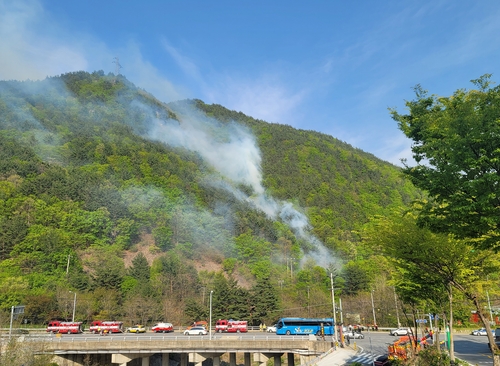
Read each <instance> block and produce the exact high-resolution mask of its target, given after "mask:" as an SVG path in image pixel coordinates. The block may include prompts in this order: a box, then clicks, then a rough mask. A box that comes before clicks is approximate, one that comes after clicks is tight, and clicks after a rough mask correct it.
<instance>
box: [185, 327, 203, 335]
mask: <svg viewBox="0 0 500 366" xmlns="http://www.w3.org/2000/svg"><path fill="white" fill-rule="evenodd" d="M207 334H208V332H207V330H206V329H205V327H192V328H191V329H186V330H185V331H184V335H207Z"/></svg>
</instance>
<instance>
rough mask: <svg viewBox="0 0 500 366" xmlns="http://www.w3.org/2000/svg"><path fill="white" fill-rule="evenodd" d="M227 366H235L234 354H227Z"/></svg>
mask: <svg viewBox="0 0 500 366" xmlns="http://www.w3.org/2000/svg"><path fill="white" fill-rule="evenodd" d="M229 366H236V353H234V352H231V353H230V354H229Z"/></svg>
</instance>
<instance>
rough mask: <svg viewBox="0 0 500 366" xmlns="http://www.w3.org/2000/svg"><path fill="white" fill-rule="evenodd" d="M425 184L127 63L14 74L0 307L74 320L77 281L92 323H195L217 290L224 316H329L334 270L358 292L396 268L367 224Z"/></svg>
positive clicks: (1, 131)
mask: <svg viewBox="0 0 500 366" xmlns="http://www.w3.org/2000/svg"><path fill="white" fill-rule="evenodd" d="M418 194H419V193H418V192H417V191H416V190H415V188H413V186H411V184H409V183H408V182H407V181H405V180H403V179H402V178H401V176H400V172H399V170H398V168H396V167H395V166H393V165H391V164H389V163H386V162H383V161H381V160H379V159H377V158H376V157H375V156H373V155H371V154H368V153H365V152H363V151H361V150H359V149H356V148H354V147H352V146H350V145H348V144H346V143H344V142H342V141H339V140H337V139H335V138H333V137H331V136H328V135H324V134H320V133H317V132H314V131H304V130H297V129H294V128H292V127H290V126H287V125H279V124H271V123H267V122H265V121H261V120H256V119H253V118H252V117H249V116H246V115H244V114H242V113H239V112H235V111H230V110H227V109H226V108H224V107H222V106H220V105H207V104H205V103H203V102H202V101H199V100H187V101H179V102H175V103H169V104H165V103H163V102H161V101H158V100H157V99H156V98H154V96H152V95H150V94H149V93H147V92H146V91H144V90H141V89H139V88H137V87H135V86H134V85H133V84H131V83H130V82H129V81H127V80H126V78H124V77H123V76H121V75H118V76H115V75H112V74H109V75H105V74H104V73H103V72H94V73H91V74H90V73H86V72H75V73H69V74H65V75H61V76H58V77H51V78H47V79H45V80H43V81H24V82H18V81H0V309H1V311H2V312H3V317H1V318H0V319H1V320H2V321H3V322H5V321H6V319H7V318H8V312H9V309H10V307H11V306H13V305H19V304H23V305H25V306H26V314H25V316H26V319H27V320H28V321H30V322H34V323H43V322H45V321H47V320H49V319H51V318H55V317H62V318H68V317H69V318H70V317H71V316H70V312H71V309H72V305H73V294H74V293H76V294H77V298H78V302H77V307H76V309H77V311H76V318H77V319H80V320H83V321H89V320H91V319H108V318H114V319H118V318H120V319H123V320H124V321H125V322H127V323H130V324H132V323H137V322H140V323H143V324H149V323H151V322H154V321H158V320H166V321H171V322H173V323H176V324H186V323H188V322H189V321H192V320H196V319H202V318H206V317H207V311H208V296H209V293H210V291H213V312H214V317H215V318H242V319H246V320H249V321H250V322H251V323H254V324H258V323H260V322H267V323H269V322H272V321H274V320H275V319H276V318H278V317H279V316H281V315H307V314H309V315H315V316H328V315H329V312H330V311H331V302H329V300H328V299H329V296H330V292H329V290H330V273H334V277H335V287H336V289H338V291H339V293H342V294H344V295H345V296H349V295H356V294H360V293H363V292H364V291H366V290H368V289H369V287H370V285H371V284H372V282H373V281H375V280H376V279H377V278H379V277H380V276H382V277H383V272H384V261H383V260H381V259H380V258H378V259H377V260H376V261H375V260H373V256H376V254H377V253H373V252H372V251H371V250H370V249H369V248H363V246H362V245H360V243H359V239H358V237H357V235H356V231H357V230H359V229H361V227H362V226H363V225H364V224H366V223H367V221H368V219H369V217H371V216H373V215H385V214H388V213H389V212H391V211H392V210H394V209H396V208H398V207H402V206H406V205H408V204H409V203H410V202H411V201H412V200H413V199H414V198H415V197H417V195H418ZM70 291H71V292H70ZM305 309H307V310H305ZM357 310H358V311H362V310H361V309H357ZM304 312H307V314H305V313H304Z"/></svg>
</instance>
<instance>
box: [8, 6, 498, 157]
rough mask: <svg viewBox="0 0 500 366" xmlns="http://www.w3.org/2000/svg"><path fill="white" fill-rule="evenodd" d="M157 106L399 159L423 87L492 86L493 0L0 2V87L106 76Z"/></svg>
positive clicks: (441, 91) (436, 90)
mask: <svg viewBox="0 0 500 366" xmlns="http://www.w3.org/2000/svg"><path fill="white" fill-rule="evenodd" d="M114 57H119V61H120V64H121V65H122V69H121V73H122V74H124V75H125V76H126V77H127V78H128V79H129V80H130V81H132V82H134V83H135V84H136V85H137V86H139V87H141V88H144V89H146V90H147V91H149V92H151V93H153V94H154V95H155V96H156V97H158V98H159V99H160V100H162V101H164V102H170V101H174V100H178V99H186V98H198V99H201V100H203V101H204V102H206V103H217V104H221V105H223V106H225V107H227V108H229V109H232V110H236V111H241V112H243V113H245V114H247V115H249V116H252V117H255V118H259V119H263V120H265V121H268V122H276V123H282V124H288V125H291V126H293V127H296V128H300V129H306V130H315V131H319V132H323V133H325V134H329V135H332V136H334V137H336V138H338V139H340V140H342V141H346V142H348V143H350V144H351V145H353V146H355V147H357V148H360V149H362V150H364V151H367V152H370V153H373V154H374V155H376V156H377V157H379V158H381V159H384V160H387V161H390V162H392V163H394V164H400V163H399V160H400V159H401V158H409V157H411V152H410V146H411V142H410V141H409V140H407V139H405V138H404V136H403V134H402V133H401V132H400V131H399V130H398V128H397V124H396V122H394V121H393V120H392V119H391V117H390V115H389V113H388V111H387V108H388V107H396V108H398V110H399V111H400V112H402V111H404V100H410V99H412V98H413V91H412V87H413V86H415V85H416V84H421V85H422V86H423V87H424V89H427V90H429V92H430V93H433V94H438V95H450V94H451V93H453V92H454V91H455V90H456V89H459V88H472V84H471V83H470V80H471V79H476V78H478V77H479V76H481V75H483V74H485V73H492V74H493V80H494V81H497V82H498V81H500V73H499V72H498V71H499V68H500V62H499V60H500V2H498V1H497V0H481V1H460V0H442V1H440V0H434V1H412V0H408V1H400V0H395V1H392V0H384V1H373V0H371V1H368V0H359V1H334V0H331V1H326V0H323V1H320V0H317V1H307V2H306V1H291V0H288V1H282V0H276V1H272V0H267V1H261V0H253V1H248V0H247V1H245V0H232V1H226V0H220V1H219V0H212V1H207V0H199V1H194V0H183V1H181V0H178V1H168V0H141V1H136V0H127V1H121V0H99V1H97V0H85V1H76V0H75V1H73V0H71V1H68V0H15V1H14V0H12V1H10V0H0V79H2V80H11V79H15V80H25V79H31V80H37V79H44V78H45V77H46V76H54V75H59V74H62V73H66V72H71V71H78V70H86V71H90V72H91V71H95V70H104V71H105V72H106V73H107V72H114V71H115V64H114V63H113V59H114Z"/></svg>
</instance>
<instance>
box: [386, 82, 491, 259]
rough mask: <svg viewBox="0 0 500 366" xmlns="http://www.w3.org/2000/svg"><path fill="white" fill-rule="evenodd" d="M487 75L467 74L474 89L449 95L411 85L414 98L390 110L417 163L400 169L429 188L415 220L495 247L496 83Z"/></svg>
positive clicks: (486, 245)
mask: <svg viewBox="0 0 500 366" xmlns="http://www.w3.org/2000/svg"><path fill="white" fill-rule="evenodd" d="M490 76H491V75H484V76H482V77H481V78H480V79H478V80H473V83H474V84H475V85H476V86H477V87H478V88H479V90H469V91H467V90H464V89H459V90H457V91H456V92H455V93H453V95H452V96H450V97H437V96H434V95H432V96H429V95H428V94H427V92H426V91H424V90H423V89H422V88H421V87H420V86H417V87H415V94H416V99H415V100H413V101H409V102H406V107H407V108H408V110H409V114H407V115H401V114H399V113H398V112H396V111H395V110H392V111H391V113H392V116H393V118H394V119H395V120H396V121H397V122H398V125H399V128H400V129H401V130H402V131H403V132H404V133H405V135H406V136H407V137H409V138H410V139H412V140H413V142H414V143H413V145H412V151H413V156H414V158H415V160H416V162H417V165H416V166H414V167H410V166H408V165H407V166H406V167H405V169H404V170H403V173H404V174H405V175H406V176H407V177H408V178H410V179H411V181H412V182H413V184H415V186H417V187H419V188H420V189H423V190H425V191H426V192H428V194H429V200H428V201H422V203H421V204H422V206H421V207H420V216H419V224H420V225H421V226H428V227H430V228H431V229H433V230H434V231H438V232H445V233H453V234H455V235H457V236H459V237H461V238H475V239H476V244H477V245H478V246H480V247H483V248H494V249H495V250H496V249H498V246H499V243H500V240H499V239H500V231H499V227H498V222H500V212H499V210H498V207H499V203H498V197H497V196H498V194H499V183H500V165H499V159H500V150H499V149H498V146H500V124H499V123H498V115H499V113H500V86H497V87H495V88H491V87H490V86H489V85H490V84H491V82H490V81H489V78H490Z"/></svg>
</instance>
